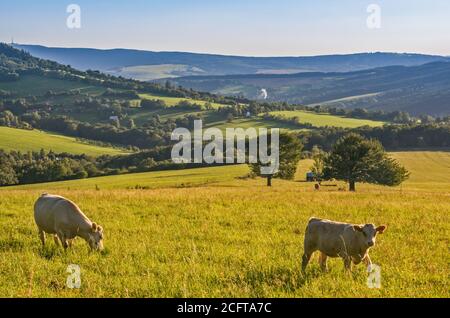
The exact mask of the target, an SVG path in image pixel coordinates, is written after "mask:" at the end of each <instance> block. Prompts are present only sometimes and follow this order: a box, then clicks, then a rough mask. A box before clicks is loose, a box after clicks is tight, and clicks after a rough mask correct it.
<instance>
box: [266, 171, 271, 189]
mask: <svg viewBox="0 0 450 318" xmlns="http://www.w3.org/2000/svg"><path fill="white" fill-rule="evenodd" d="M267 186H268V187H271V186H272V175H271V174H268V175H267Z"/></svg>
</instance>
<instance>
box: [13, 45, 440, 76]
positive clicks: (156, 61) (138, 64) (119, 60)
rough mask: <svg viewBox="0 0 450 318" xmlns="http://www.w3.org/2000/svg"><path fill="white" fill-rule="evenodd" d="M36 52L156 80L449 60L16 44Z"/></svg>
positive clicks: (419, 56)
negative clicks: (266, 55)
mask: <svg viewBox="0 0 450 318" xmlns="http://www.w3.org/2000/svg"><path fill="white" fill-rule="evenodd" d="M14 46H15V47H16V48H19V49H23V50H25V51H27V52H29V53H31V54H32V55H34V56H36V57H40V58H44V59H49V60H53V61H56V62H59V63H62V64H65V65H71V66H72V67H75V68H77V69H80V70H87V69H92V70H100V71H103V72H107V73H109V74H113V75H118V76H119V75H121V76H124V77H129V78H135V79H139V80H151V79H157V78H172V77H179V76H190V75H229V74H290V73H298V72H346V71H356V70H364V69H370V68H375V67H383V66H388V65H404V66H411V65H420V64H424V63H429V62H433V61H442V60H445V59H446V58H445V57H442V56H434V55H423V54H397V53H380V52H378V53H358V54H347V55H345V54H342V55H339V54H337V55H323V56H299V57H248V56H227V55H217V54H198V53H187V52H152V51H141V50H132V49H110V50H100V49H91V48H55V47H45V46H40V45H27V44H14Z"/></svg>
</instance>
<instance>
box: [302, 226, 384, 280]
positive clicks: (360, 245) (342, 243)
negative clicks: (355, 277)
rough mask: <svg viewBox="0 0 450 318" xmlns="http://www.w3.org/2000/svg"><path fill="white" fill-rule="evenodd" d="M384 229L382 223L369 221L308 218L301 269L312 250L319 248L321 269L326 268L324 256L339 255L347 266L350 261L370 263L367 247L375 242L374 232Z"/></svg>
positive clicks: (348, 266) (347, 267) (346, 266)
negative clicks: (366, 222) (376, 225)
mask: <svg viewBox="0 0 450 318" xmlns="http://www.w3.org/2000/svg"><path fill="white" fill-rule="evenodd" d="M385 230H386V226H385V225H381V226H378V227H375V225H373V224H365V225H355V224H348V223H341V222H333V221H330V220H323V219H317V218H311V219H310V220H309V222H308V226H307V227H306V232H305V246H304V247H305V248H304V250H305V251H304V254H303V258H302V271H303V272H305V269H306V266H307V265H308V262H309V260H310V259H311V256H312V254H313V253H314V252H315V251H320V257H319V262H320V267H321V269H322V270H323V271H326V270H327V257H341V258H342V259H343V260H344V266H345V268H346V269H347V270H351V266H352V262H353V263H354V264H355V265H357V264H359V263H361V261H364V262H365V263H366V265H368V266H370V265H371V264H372V262H371V260H370V257H369V248H371V247H372V246H374V245H375V236H376V234H377V233H380V234H381V233H383V232H384V231H385Z"/></svg>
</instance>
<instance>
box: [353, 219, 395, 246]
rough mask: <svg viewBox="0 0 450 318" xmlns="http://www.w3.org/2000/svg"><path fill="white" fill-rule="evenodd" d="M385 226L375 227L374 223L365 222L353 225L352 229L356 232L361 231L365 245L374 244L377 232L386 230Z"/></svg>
mask: <svg viewBox="0 0 450 318" xmlns="http://www.w3.org/2000/svg"><path fill="white" fill-rule="evenodd" d="M386 228H387V227H386V225H380V226H378V227H375V225H374V224H365V225H363V226H361V225H353V229H354V230H355V231H357V232H360V233H362V235H363V236H364V240H365V242H366V244H367V247H372V246H374V245H375V239H376V238H375V237H376V236H377V233H380V234H382V233H383V232H384V231H386Z"/></svg>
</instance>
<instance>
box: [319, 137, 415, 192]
mask: <svg viewBox="0 0 450 318" xmlns="http://www.w3.org/2000/svg"><path fill="white" fill-rule="evenodd" d="M324 176H325V178H327V179H331V178H335V179H338V180H345V181H346V182H348V184H349V190H350V191H355V190H356V187H355V184H356V182H367V183H374V184H381V185H387V186H396V185H399V184H400V183H402V182H403V181H405V180H406V179H408V177H409V172H408V171H407V170H406V169H405V168H404V167H402V166H401V165H400V164H399V163H398V162H397V161H395V160H394V159H392V158H390V157H389V156H388V155H387V154H386V152H385V150H384V148H383V146H382V145H381V143H380V142H379V141H377V140H372V139H371V140H367V139H365V138H363V137H362V136H360V135H357V134H353V133H352V134H348V135H346V136H344V137H342V138H341V139H339V140H338V141H337V142H336V144H335V145H334V146H333V149H332V150H331V152H330V154H329V155H328V156H327V157H326V158H325V162H324Z"/></svg>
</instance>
